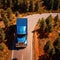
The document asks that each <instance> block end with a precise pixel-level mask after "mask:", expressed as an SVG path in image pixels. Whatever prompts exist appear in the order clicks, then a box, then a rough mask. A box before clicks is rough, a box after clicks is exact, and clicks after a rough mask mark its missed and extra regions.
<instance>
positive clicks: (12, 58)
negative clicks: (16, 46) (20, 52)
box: [11, 50, 14, 60]
mask: <svg viewBox="0 0 60 60" xmlns="http://www.w3.org/2000/svg"><path fill="white" fill-rule="evenodd" d="M13 55H14V50H12V57H11V60H12V59H13Z"/></svg>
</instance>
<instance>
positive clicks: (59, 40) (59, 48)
mask: <svg viewBox="0 0 60 60" xmlns="http://www.w3.org/2000/svg"><path fill="white" fill-rule="evenodd" d="M54 47H55V49H56V54H60V36H59V37H58V38H57V39H56V40H55V42H54Z"/></svg>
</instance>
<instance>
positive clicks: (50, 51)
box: [44, 40, 55, 57]
mask: <svg viewBox="0 0 60 60" xmlns="http://www.w3.org/2000/svg"><path fill="white" fill-rule="evenodd" d="M44 51H45V53H47V54H48V55H49V56H50V57H52V56H53V55H54V54H55V48H54V46H53V44H52V43H51V41H50V40H49V41H47V43H46V45H45V46H44Z"/></svg>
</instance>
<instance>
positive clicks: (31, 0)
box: [29, 0, 33, 12]
mask: <svg viewBox="0 0 60 60" xmlns="http://www.w3.org/2000/svg"><path fill="white" fill-rule="evenodd" d="M29 11H30V12H32V11H33V0H30V6H29Z"/></svg>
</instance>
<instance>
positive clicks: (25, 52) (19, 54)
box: [12, 13, 60, 60]
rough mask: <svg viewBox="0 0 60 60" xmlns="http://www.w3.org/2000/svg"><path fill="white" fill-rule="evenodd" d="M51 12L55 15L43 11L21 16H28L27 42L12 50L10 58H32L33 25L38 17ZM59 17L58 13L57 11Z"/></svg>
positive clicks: (30, 59) (31, 59)
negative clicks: (21, 47)
mask: <svg viewBox="0 0 60 60" xmlns="http://www.w3.org/2000/svg"><path fill="white" fill-rule="evenodd" d="M50 14H52V16H53V17H54V16H56V15H57V13H45V14H33V15H29V16H26V17H23V18H28V38H27V40H28V44H27V47H26V48H24V49H19V50H12V59H17V60H33V55H34V52H33V33H32V31H33V30H34V27H35V25H36V24H37V22H38V19H39V18H42V17H43V18H46V17H48V15H50ZM58 15H59V17H60V13H58Z"/></svg>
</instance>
